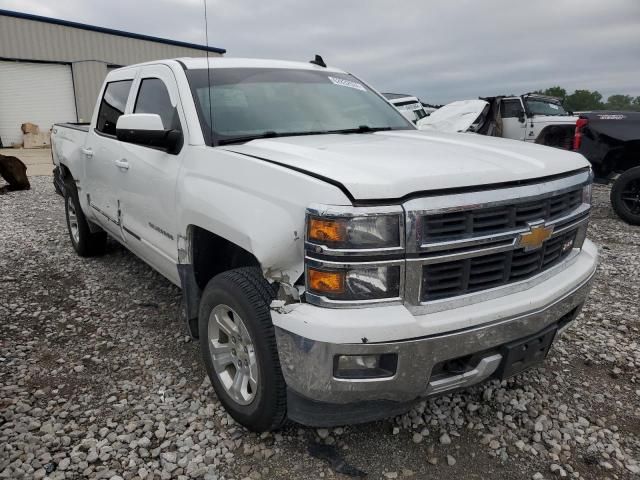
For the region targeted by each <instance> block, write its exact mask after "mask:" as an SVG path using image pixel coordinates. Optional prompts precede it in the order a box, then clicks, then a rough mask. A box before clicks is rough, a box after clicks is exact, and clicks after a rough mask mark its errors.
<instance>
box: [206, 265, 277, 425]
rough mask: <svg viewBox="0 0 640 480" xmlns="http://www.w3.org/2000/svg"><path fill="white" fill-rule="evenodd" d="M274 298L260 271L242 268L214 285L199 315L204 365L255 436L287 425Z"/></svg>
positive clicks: (219, 392) (233, 413)
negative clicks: (273, 308) (272, 314)
mask: <svg viewBox="0 0 640 480" xmlns="http://www.w3.org/2000/svg"><path fill="white" fill-rule="evenodd" d="M274 297H275V294H274V290H273V287H271V286H270V285H269V283H268V282H267V281H266V280H265V279H264V277H263V276H262V272H261V271H260V269H259V268H257V267H245V268H237V269H234V270H229V271H227V272H224V273H221V274H219V275H217V276H215V277H214V278H212V279H211V280H210V281H209V283H208V284H207V287H206V288H205V290H204V292H203V294H202V298H201V300H200V309H199V312H198V318H199V321H198V329H199V336H200V346H201V350H202V356H203V361H204V364H205V367H206V370H207V373H208V375H209V378H210V379H211V383H212V385H213V388H214V390H215V392H216V395H217V396H218V399H219V400H220V402H221V403H222V405H223V406H224V407H225V408H226V410H227V412H229V414H230V415H231V416H232V417H233V418H234V419H235V420H236V421H237V422H238V423H240V424H242V425H244V426H245V427H246V428H248V429H249V430H253V431H255V432H264V431H269V430H275V429H277V428H279V427H280V426H282V425H283V424H284V422H285V420H286V405H287V400H286V398H287V397H286V384H285V382H284V378H283V376H282V371H281V369H280V360H279V359H278V349H277V346H276V339H275V331H274V328H273V324H272V323H271V314H270V311H269V305H270V303H271V301H272V300H273V298H274ZM214 357H216V359H215V360H214ZM214 362H215V365H214ZM237 362H240V363H241V364H242V365H243V366H242V367H240V368H239V367H238V366H237Z"/></svg>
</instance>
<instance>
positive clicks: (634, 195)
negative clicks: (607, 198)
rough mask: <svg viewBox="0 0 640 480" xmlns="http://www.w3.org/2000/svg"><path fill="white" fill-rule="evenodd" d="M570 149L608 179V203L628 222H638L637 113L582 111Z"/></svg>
mask: <svg viewBox="0 0 640 480" xmlns="http://www.w3.org/2000/svg"><path fill="white" fill-rule="evenodd" d="M573 150H574V151H576V152H578V153H581V154H582V155H584V156H585V157H586V159H587V160H589V162H590V163H591V166H592V168H593V172H594V174H595V176H596V179H599V180H601V181H602V180H605V181H608V180H610V179H612V178H614V177H616V176H617V175H620V176H618V177H617V178H616V180H615V182H614V184H613V187H612V188H611V204H612V206H613V209H614V210H615V212H616V213H617V214H618V216H620V218H622V219H623V220H624V221H626V222H627V223H630V224H632V225H640V112H612V111H600V112H584V113H580V117H579V118H578V121H577V122H576V130H575V135H574V138H573Z"/></svg>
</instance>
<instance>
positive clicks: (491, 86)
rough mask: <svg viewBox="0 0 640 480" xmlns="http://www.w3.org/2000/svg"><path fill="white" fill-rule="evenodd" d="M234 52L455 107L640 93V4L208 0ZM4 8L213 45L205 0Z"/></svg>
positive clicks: (25, 3) (215, 32)
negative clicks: (560, 92)
mask: <svg viewBox="0 0 640 480" xmlns="http://www.w3.org/2000/svg"><path fill="white" fill-rule="evenodd" d="M207 1H208V4H207V5H208V14H209V43H210V44H211V45H213V46H218V47H223V48H226V49H227V51H228V54H227V55H229V56H236V57H260V58H279V59H289V60H305V61H306V60H309V59H311V58H312V57H313V55H314V54H315V53H320V54H322V55H323V57H324V59H325V61H326V62H327V63H329V64H331V65H335V66H337V67H340V68H343V69H345V70H348V71H350V72H352V73H355V74H356V75H358V76H360V77H362V78H363V79H365V80H367V81H368V82H369V83H371V84H372V85H373V86H375V87H376V88H377V89H379V90H381V91H392V92H403V93H413V94H416V95H418V96H419V97H420V98H421V99H422V100H423V101H426V102H430V103H446V102H449V101H453V100H458V99H465V98H476V97H478V96H484V95H492V94H501V93H506V94H508V93H516V94H517V93H524V92H527V91H531V90H535V89H538V88H545V87H549V86H553V85H561V86H563V87H565V88H566V89H567V90H569V91H570V92H572V91H573V90H574V89H576V88H587V89H591V90H598V91H599V92H600V93H602V94H603V95H604V96H605V98H606V97H607V96H608V95H610V94H614V93H626V94H631V95H634V96H638V95H640V1H639V0H548V1H547V0H544V1H540V0H538V1H532V2H524V1H514V0H485V1H478V0H475V1H470V0H448V1H447V0H442V1H440V0H438V1H436V0H430V1H424V0H422V1H420V0H405V1H402V2H400V1H393V2H392V1H378V0H367V1H364V0H360V1H355V0H352V1H349V0H340V1H335V0H320V1H313V2H310V1H300V0H261V1H255V0H246V1H245V0H235V1H233V0H225V1H222V0H207ZM0 8H4V9H8V10H17V11H21V12H27V13H34V14H38V15H45V16H51V17H56V18H61V19H65V20H72V21H78V22H83V23H88V24H93V25H99V26H103V27H110V28H117V29H121V30H126V31H131V32H136V33H144V34H148V35H155V36H159V37H165V38H172V39H177V40H184V41H189V42H194V43H204V42H205V33H204V32H205V30H204V8H203V0H111V1H109V2H104V1H96V0H64V1H58V2H53V1H51V0H46V1H42V0H0Z"/></svg>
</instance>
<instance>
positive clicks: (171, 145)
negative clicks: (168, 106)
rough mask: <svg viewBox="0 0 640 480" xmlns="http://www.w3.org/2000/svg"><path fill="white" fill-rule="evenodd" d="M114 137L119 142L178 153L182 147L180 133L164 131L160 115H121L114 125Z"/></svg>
mask: <svg viewBox="0 0 640 480" xmlns="http://www.w3.org/2000/svg"><path fill="white" fill-rule="evenodd" d="M116 137H117V139H118V140H120V141H121V142H127V143H134V144H137V145H144V146H147V147H154V148H160V149H162V150H166V151H167V153H178V152H179V151H180V147H182V132H180V131H179V130H165V128H164V125H163V124H162V119H161V118H160V115H157V114H155V113H130V114H128V115H121V116H120V118H118V123H117V124H116Z"/></svg>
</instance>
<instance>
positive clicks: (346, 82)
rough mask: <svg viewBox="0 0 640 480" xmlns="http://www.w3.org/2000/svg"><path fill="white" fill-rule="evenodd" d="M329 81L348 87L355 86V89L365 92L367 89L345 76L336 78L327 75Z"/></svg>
mask: <svg viewBox="0 0 640 480" xmlns="http://www.w3.org/2000/svg"><path fill="white" fill-rule="evenodd" d="M328 78H329V81H330V82H331V83H333V84H334V85H340V86H341V87H349V88H355V89H356V90H362V91H363V92H366V91H367V90H366V89H365V88H364V86H362V85H361V84H360V83H358V82H354V81H352V80H347V79H345V78H336V77H328Z"/></svg>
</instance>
